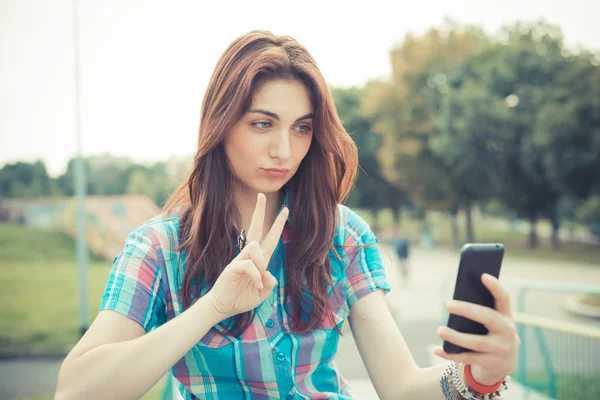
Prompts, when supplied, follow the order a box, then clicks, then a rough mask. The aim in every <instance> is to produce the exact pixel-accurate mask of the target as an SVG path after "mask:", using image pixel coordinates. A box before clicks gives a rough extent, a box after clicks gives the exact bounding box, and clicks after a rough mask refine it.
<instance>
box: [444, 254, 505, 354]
mask: <svg viewBox="0 0 600 400" xmlns="http://www.w3.org/2000/svg"><path fill="white" fill-rule="evenodd" d="M503 256H504V246H503V245H501V244H495V243H494V244H469V245H465V246H464V247H463V249H462V251H461V257H460V264H459V267H458V275H457V277H456V286H455V288H454V296H453V298H454V299H455V300H461V301H467V302H470V303H475V304H480V305H482V306H486V307H491V308H495V301H494V297H493V296H492V294H491V293H490V291H489V290H488V289H487V288H486V287H485V286H484V285H483V283H482V282H481V276H482V275H483V274H484V273H488V274H490V275H492V276H495V277H496V278H498V277H499V276H500V267H501V265H502V258H503ZM448 327H449V328H452V329H455V330H457V331H459V332H464V333H471V334H476V335H485V334H487V333H488V330H487V328H486V327H485V326H483V325H482V324H480V323H478V322H475V321H472V320H470V319H467V318H464V317H461V316H458V315H454V314H450V316H449V319H448ZM444 350H445V351H446V352H447V353H462V352H465V351H469V350H468V349H465V348H463V347H461V346H457V345H455V344H453V343H449V342H446V341H444Z"/></svg>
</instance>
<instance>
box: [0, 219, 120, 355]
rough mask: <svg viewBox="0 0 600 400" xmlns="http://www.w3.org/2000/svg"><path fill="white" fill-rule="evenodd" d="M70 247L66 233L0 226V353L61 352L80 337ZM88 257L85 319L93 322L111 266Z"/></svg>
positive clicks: (76, 278) (76, 285) (76, 284)
mask: <svg viewBox="0 0 600 400" xmlns="http://www.w3.org/2000/svg"><path fill="white" fill-rule="evenodd" d="M74 248H75V243H74V241H73V239H71V238H70V237H68V236H67V235H65V234H61V233H56V232H52V233H49V232H46V231H43V230H39V229H32V228H27V227H24V226H22V225H17V224H6V223H1V224H0V282H1V283H2V288H3V293H2V296H1V297H0V354H5V355H6V354H15V353H16V354H20V353H24V352H45V351H52V352H56V351H65V350H67V349H69V348H70V347H71V346H72V345H73V344H74V343H76V342H77V340H78V338H79V309H78V304H79V275H78V269H77V265H76V263H75V252H74ZM98 260H99V258H98V257H97V256H94V255H92V256H91V261H92V262H91V263H90V264H89V268H88V301H89V309H88V315H89V319H90V322H91V321H92V320H93V318H95V316H96V314H97V312H98V306H99V305H100V297H101V295H102V291H103V289H104V285H105V284H106V279H107V277H108V272H109V269H110V263H108V262H106V261H98Z"/></svg>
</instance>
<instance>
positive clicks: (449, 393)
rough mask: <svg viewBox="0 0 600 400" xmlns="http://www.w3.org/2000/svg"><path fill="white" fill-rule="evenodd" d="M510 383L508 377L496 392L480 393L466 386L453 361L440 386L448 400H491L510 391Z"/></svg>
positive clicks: (447, 368)
mask: <svg viewBox="0 0 600 400" xmlns="http://www.w3.org/2000/svg"><path fill="white" fill-rule="evenodd" d="M509 381H510V376H508V375H507V376H506V377H505V378H504V379H503V380H502V382H500V385H499V387H498V389H496V390H495V391H494V392H490V393H479V392H477V391H476V390H475V389H474V388H470V387H467V385H465V383H464V382H463V380H462V379H461V378H460V375H459V373H458V363H457V362H454V361H453V362H451V363H450V364H449V365H448V366H447V367H446V371H444V374H443V375H442V378H441V379H440V386H441V388H442V393H443V395H444V397H445V399H446V400H489V399H494V398H496V397H500V396H501V393H502V392H504V391H505V390H507V389H508V385H507V382H509Z"/></svg>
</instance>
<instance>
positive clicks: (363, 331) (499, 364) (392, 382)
mask: <svg viewBox="0 0 600 400" xmlns="http://www.w3.org/2000/svg"><path fill="white" fill-rule="evenodd" d="M482 282H483V284H484V285H485V286H486V287H487V288H488V289H489V290H490V292H491V293H492V295H493V296H494V299H495V302H496V309H495V310H494V309H491V308H488V307H483V306H480V305H477V304H471V303H466V302H460V301H452V302H450V303H449V305H448V311H449V312H451V313H452V314H456V315H460V316H463V317H465V318H469V319H472V320H474V321H476V322H479V323H482V324H483V325H485V327H486V328H488V330H489V333H488V334H487V335H470V334H465V333H460V332H457V331H455V330H452V329H449V328H447V327H442V328H440V329H438V332H437V334H438V336H440V337H441V338H442V339H445V340H448V341H449V342H452V343H455V344H457V345H460V346H462V347H465V348H468V349H471V350H473V351H472V352H468V353H462V354H446V353H445V352H444V351H443V350H442V349H441V348H436V349H435V354H436V355H438V356H440V357H443V358H445V359H448V360H452V361H457V362H460V363H463V364H471V366H472V367H471V371H472V375H473V378H474V379H475V381H476V382H477V383H479V384H482V385H486V386H492V385H493V384H494V383H496V382H498V381H500V380H502V379H503V378H504V377H505V376H506V375H508V374H509V373H510V372H512V370H513V368H514V366H515V364H516V359H517V353H518V349H519V346H520V340H519V337H518V336H517V334H516V330H515V325H514V322H513V321H512V317H511V313H510V297H509V294H508V292H507V291H506V289H504V288H503V287H502V286H501V285H500V282H499V281H498V280H497V279H496V278H494V277H491V276H489V275H483V277H482ZM383 297H384V296H383V292H382V291H381V290H377V291H376V292H373V293H371V294H369V295H366V296H364V297H363V298H361V299H360V300H359V301H358V302H356V303H355V304H354V306H353V307H352V309H351V310H350V325H351V327H352V332H353V335H354V338H355V340H356V343H357V346H358V349H359V351H360V354H361V357H362V358H363V360H364V363H365V366H366V367H367V370H368V372H369V376H370V377H371V380H372V381H373V384H374V386H375V389H376V390H377V393H378V394H379V396H380V397H381V398H382V399H412V398H424V399H432V400H433V399H440V400H443V399H444V396H443V395H442V392H441V387H440V383H439V381H440V378H441V376H442V374H443V371H444V369H445V365H441V366H436V367H431V368H419V367H418V366H417V365H416V363H415V361H414V359H413V357H412V354H411V353H410V351H409V349H408V347H407V345H406V342H405V341H404V338H403V337H402V334H401V333H400V330H399V329H398V327H397V326H396V323H395V321H394V319H393V318H392V316H391V314H390V313H389V311H388V309H387V307H386V305H385V301H384V298H383Z"/></svg>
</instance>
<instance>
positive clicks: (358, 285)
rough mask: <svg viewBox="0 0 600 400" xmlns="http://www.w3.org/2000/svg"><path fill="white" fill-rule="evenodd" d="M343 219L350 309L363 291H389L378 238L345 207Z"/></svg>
mask: <svg viewBox="0 0 600 400" xmlns="http://www.w3.org/2000/svg"><path fill="white" fill-rule="evenodd" d="M346 214H347V219H346V221H345V227H344V228H345V230H346V232H345V243H344V247H345V253H346V257H347V260H348V265H347V267H346V277H347V282H348V284H347V288H346V297H347V301H348V306H349V307H350V308H351V307H352V306H353V305H354V304H355V303H356V302H357V301H358V300H360V299H361V298H363V297H364V296H366V295H367V294H369V293H371V292H374V291H376V290H377V289H383V291H384V293H388V292H389V291H390V290H391V285H390V284H389V282H388V280H387V277H386V274H385V266H384V264H383V259H382V257H381V252H380V250H379V241H378V240H377V237H376V236H375V234H374V233H373V232H372V231H371V228H370V227H369V225H368V224H367V223H366V222H365V220H363V219H362V218H361V217H360V216H358V214H356V213H355V212H353V211H351V210H350V209H346Z"/></svg>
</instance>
